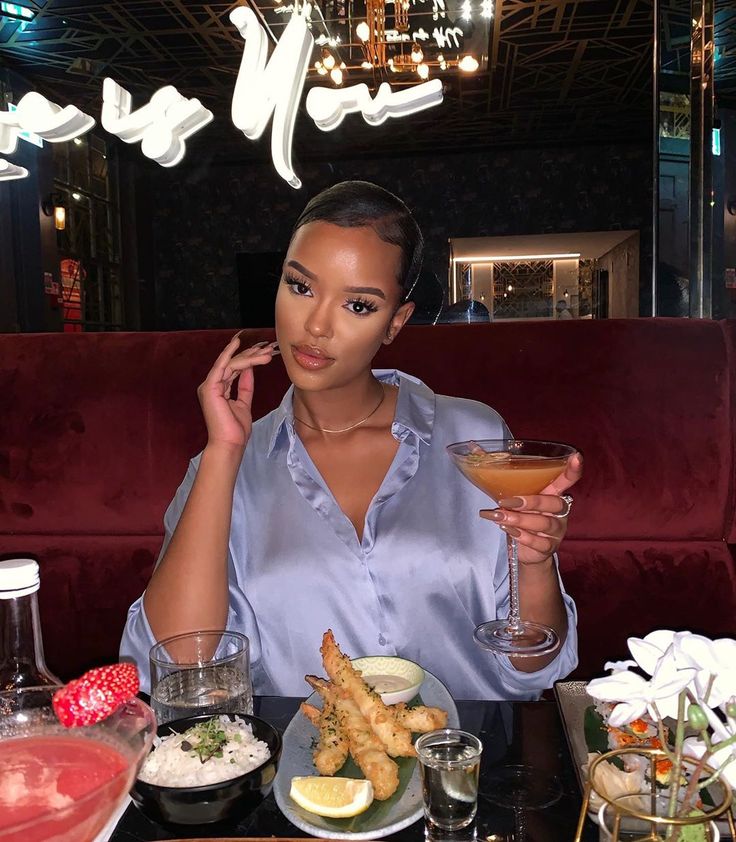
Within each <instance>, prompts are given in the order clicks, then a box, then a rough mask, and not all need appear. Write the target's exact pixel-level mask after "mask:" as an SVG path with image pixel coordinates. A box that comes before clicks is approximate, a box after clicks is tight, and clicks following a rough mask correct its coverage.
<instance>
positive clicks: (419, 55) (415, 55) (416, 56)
mask: <svg viewBox="0 0 736 842" xmlns="http://www.w3.org/2000/svg"><path fill="white" fill-rule="evenodd" d="M423 58H424V53H423V52H422V48H421V47H420V46H419V44H414V45H413V46H412V48H411V60H412V61H413V62H414V64H419V63H420V62H421V60H422V59H423Z"/></svg>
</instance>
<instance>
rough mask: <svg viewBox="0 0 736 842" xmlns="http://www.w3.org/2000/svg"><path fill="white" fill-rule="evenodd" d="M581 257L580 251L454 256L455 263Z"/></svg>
mask: <svg viewBox="0 0 736 842" xmlns="http://www.w3.org/2000/svg"><path fill="white" fill-rule="evenodd" d="M576 257H580V252H577V251H574V252H573V251H566V252H560V253H559V254H495V255H482V256H481V255H476V254H468V255H462V256H460V257H453V258H452V262H453V263H507V262H509V261H511V260H571V259H574V258H576Z"/></svg>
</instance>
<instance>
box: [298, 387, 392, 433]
mask: <svg viewBox="0 0 736 842" xmlns="http://www.w3.org/2000/svg"><path fill="white" fill-rule="evenodd" d="M385 397H386V390H385V389H384V388H383V386H381V400H379V401H378V403H377V404H376V406H375V408H374V409H372V410H371V411H370V412H369V413H368V415H366V416H365V418H362V419H361V420H360V421H356V422H355V424H351V425H350V426H349V427H344V428H343V429H342V430H330V429H328V428H327V427H315V426H314V424H309V423H307V422H306V421H303V420H302V419H301V418H297V417H296V415H295V416H294V420H295V421H298V422H299V423H300V424H304V426H305V427H309V429H310V430H317V431H318V432H320V433H347V432H348V430H354V429H355V428H356V427H360V425H361V424H365V422H366V421H367V420H368V419H369V418H370V417H372V416H373V415H375V414H376V413H377V412H378V410H379V409H380V408H381V404H382V403H383V401H384V398H385Z"/></svg>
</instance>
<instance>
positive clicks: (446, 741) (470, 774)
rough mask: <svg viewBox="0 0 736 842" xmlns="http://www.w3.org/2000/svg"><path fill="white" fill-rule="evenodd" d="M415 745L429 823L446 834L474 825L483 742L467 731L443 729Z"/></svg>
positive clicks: (421, 739) (428, 735) (421, 738)
mask: <svg viewBox="0 0 736 842" xmlns="http://www.w3.org/2000/svg"><path fill="white" fill-rule="evenodd" d="M414 745H415V747H416V750H417V757H418V758H419V770H420V773H421V777H422V793H423V796H424V816H425V818H426V819H427V821H428V822H429V823H430V825H434V826H435V827H438V828H441V829H442V830H444V831H457V830H460V829H462V828H464V827H467V826H468V825H470V824H471V823H472V821H473V819H474V818H475V814H476V811H477V809H478V777H479V774H480V755H481V752H482V751H483V744H482V743H481V741H480V740H479V739H478V738H477V737H476V736H474V735H473V734H469V733H468V732H467V731H459V730H457V729H455V728H442V729H440V730H439V731H430V732H429V733H428V734H423V735H422V736H421V737H419V739H418V740H417V741H416V743H415V744H414Z"/></svg>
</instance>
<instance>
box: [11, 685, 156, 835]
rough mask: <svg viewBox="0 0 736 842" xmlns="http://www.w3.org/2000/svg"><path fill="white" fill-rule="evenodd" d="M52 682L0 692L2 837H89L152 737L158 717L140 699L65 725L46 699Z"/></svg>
mask: <svg viewBox="0 0 736 842" xmlns="http://www.w3.org/2000/svg"><path fill="white" fill-rule="evenodd" d="M58 689H59V688H58V687H25V688H23V689H20V690H11V691H8V692H2V693H0V842H52V840H53V842H91V840H93V839H94V838H95V837H96V836H97V834H98V833H99V832H100V831H101V830H102V829H103V828H104V827H105V825H106V824H107V822H108V821H109V820H110V818H111V817H112V815H113V813H114V812H115V810H116V809H117V808H118V807H119V806H120V805H121V804H122V802H123V799H124V798H125V796H126V795H127V794H128V791H129V790H130V788H131V786H132V785H133V781H134V780H135V776H136V774H137V773H138V769H139V767H140V765H141V763H142V762H143V759H144V758H145V756H146V754H147V753H148V751H149V749H150V747H151V744H152V742H153V738H154V736H155V734H156V717H155V716H154V713H153V711H152V710H151V708H150V707H148V705H146V704H145V703H144V702H142V701H141V700H140V699H137V698H134V699H131V700H130V701H128V702H125V703H124V704H123V705H121V706H120V707H119V708H118V709H117V710H116V711H115V712H114V713H113V714H112V715H111V716H109V717H107V719H104V720H103V721H102V722H98V723H97V724H96V725H90V726H85V727H79V728H65V727H64V726H63V725H61V723H60V722H59V721H58V720H57V718H56V715H55V714H54V711H53V708H52V706H51V697H52V696H53V694H54V692H55V691H56V690H58Z"/></svg>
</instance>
